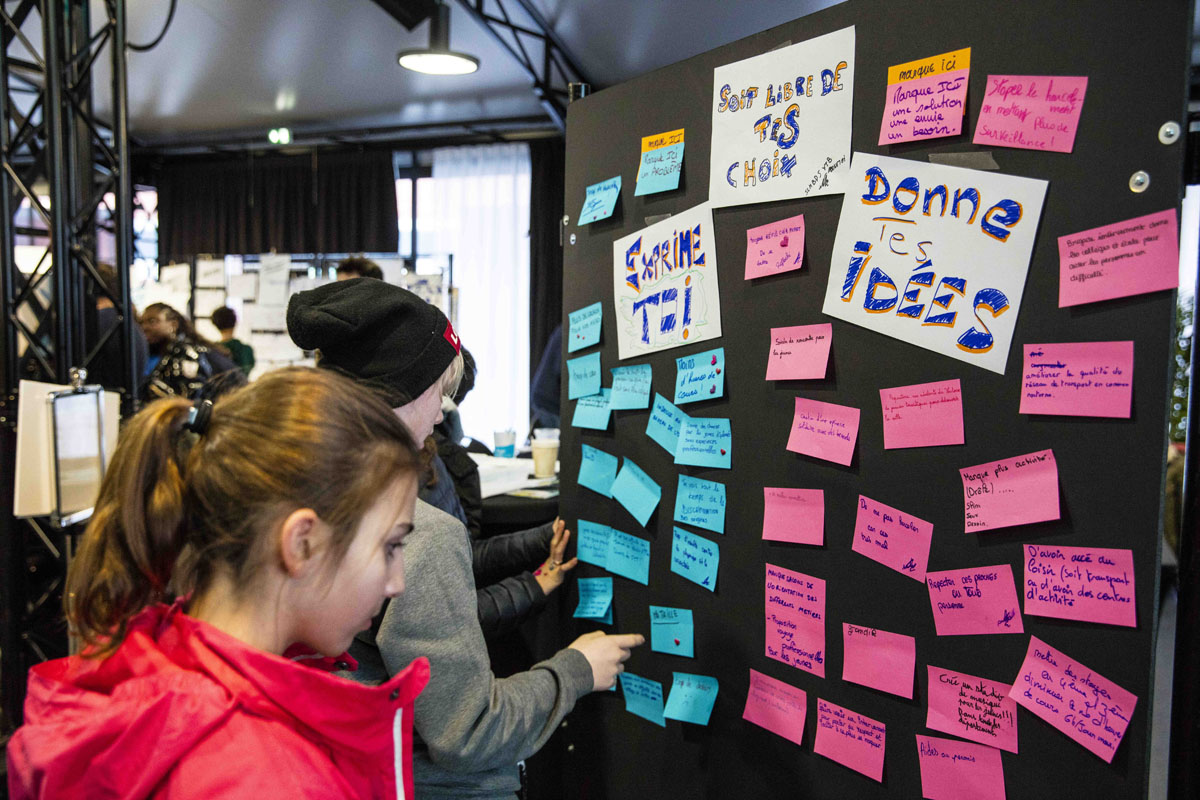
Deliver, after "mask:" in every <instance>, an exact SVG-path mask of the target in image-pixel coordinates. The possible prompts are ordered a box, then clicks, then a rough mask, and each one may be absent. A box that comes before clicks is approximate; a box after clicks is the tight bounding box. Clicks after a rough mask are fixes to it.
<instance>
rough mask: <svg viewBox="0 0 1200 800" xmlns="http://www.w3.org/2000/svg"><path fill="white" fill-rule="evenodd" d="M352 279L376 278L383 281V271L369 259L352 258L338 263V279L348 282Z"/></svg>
mask: <svg viewBox="0 0 1200 800" xmlns="http://www.w3.org/2000/svg"><path fill="white" fill-rule="evenodd" d="M351 278H374V279H375V280H378V281H381V280H383V270H382V269H381V268H380V266H379V265H378V264H376V263H375V262H374V261H372V260H371V259H369V258H363V257H362V256H351V257H350V258H346V259H342V260H341V261H339V262H338V265H337V279H338V280H339V281H348V280H350V279H351Z"/></svg>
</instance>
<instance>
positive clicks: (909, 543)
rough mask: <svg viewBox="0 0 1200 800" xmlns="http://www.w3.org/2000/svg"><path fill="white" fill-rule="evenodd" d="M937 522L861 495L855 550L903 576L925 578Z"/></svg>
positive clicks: (919, 579)
mask: <svg viewBox="0 0 1200 800" xmlns="http://www.w3.org/2000/svg"><path fill="white" fill-rule="evenodd" d="M932 541H933V523H932V522H926V521H925V520H923V519H917V518H916V517H914V516H913V515H912V514H909V513H906V512H904V511H901V510H900V509H898V508H892V507H891V506H888V505H884V504H883V503H880V502H879V501H877V500H872V499H871V498H869V497H864V496H863V495H859V496H858V516H857V517H856V519H855V521H854V545H853V546H852V547H851V548H850V549H851V550H853V551H854V552H856V553H858V554H860V555H864V556H866V557H867V558H870V559H873V560H875V561H878V562H879V563H880V564H883V565H884V566H885V567H891V568H892V569H894V570H896V572H899V573H900V574H901V575H907V576H909V577H910V578H913V579H915V580H918V581H924V580H925V567H926V565H928V563H929V544H930V542H932Z"/></svg>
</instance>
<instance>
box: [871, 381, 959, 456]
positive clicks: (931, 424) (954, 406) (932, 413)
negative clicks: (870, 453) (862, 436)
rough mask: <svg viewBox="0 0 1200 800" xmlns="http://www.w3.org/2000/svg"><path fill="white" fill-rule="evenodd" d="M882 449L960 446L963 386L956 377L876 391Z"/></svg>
mask: <svg viewBox="0 0 1200 800" xmlns="http://www.w3.org/2000/svg"><path fill="white" fill-rule="evenodd" d="M879 402H880V404H881V405H882V407H883V447H884V449H885V450H894V449H897V448H901V447H940V446H942V445H951V444H962V443H963V441H965V440H964V438H963V402H962V385H961V384H960V382H959V380H958V378H954V379H953V380H948V381H938V382H936V383H918V384H914V385H912V386H896V387H894V388H891V389H880V390H879Z"/></svg>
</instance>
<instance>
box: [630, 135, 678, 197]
mask: <svg viewBox="0 0 1200 800" xmlns="http://www.w3.org/2000/svg"><path fill="white" fill-rule="evenodd" d="M682 171H683V142H679V143H678V144H672V145H668V146H666V147H660V148H658V149H657V150H647V151H646V152H644V153H642V162H641V163H640V164H639V165H638V176H637V188H636V189H634V190H633V196H634V197H640V196H642V195H644V194H654V193H656V192H669V191H671V190H672V189H678V188H679V173H680V172H682Z"/></svg>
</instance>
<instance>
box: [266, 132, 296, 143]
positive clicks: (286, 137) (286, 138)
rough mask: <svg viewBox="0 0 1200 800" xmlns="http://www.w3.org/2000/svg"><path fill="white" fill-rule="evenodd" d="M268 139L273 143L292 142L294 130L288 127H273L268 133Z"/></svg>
mask: <svg viewBox="0 0 1200 800" xmlns="http://www.w3.org/2000/svg"><path fill="white" fill-rule="evenodd" d="M267 141H269V142H270V143H271V144H291V142H292V132H291V131H290V130H288V129H287V128H272V129H271V131H270V133H268V134H267Z"/></svg>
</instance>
